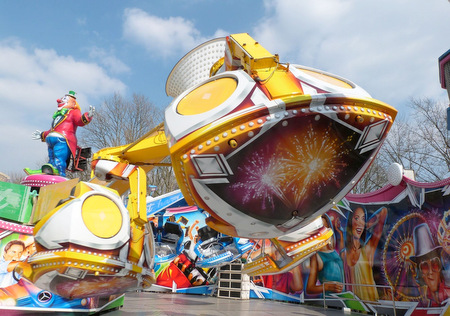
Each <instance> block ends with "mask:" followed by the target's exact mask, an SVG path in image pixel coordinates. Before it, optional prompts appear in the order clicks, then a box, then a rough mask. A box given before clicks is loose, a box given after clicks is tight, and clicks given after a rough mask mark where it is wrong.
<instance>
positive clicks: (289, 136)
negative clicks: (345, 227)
mask: <svg viewBox="0 0 450 316" xmlns="http://www.w3.org/2000/svg"><path fill="white" fill-rule="evenodd" d="M313 124H314V126H313ZM266 134H268V135H265V137H264V139H263V138H261V139H257V140H255V141H254V142H253V150H242V151H240V152H239V153H238V154H236V155H234V156H232V157H230V158H229V159H228V160H227V162H228V163H229V165H230V167H231V169H232V170H233V175H231V176H229V177H228V181H229V184H220V185H218V184H212V185H210V187H211V189H212V190H214V191H215V192H217V193H218V194H219V195H222V194H223V195H225V196H226V197H227V199H226V201H227V202H228V203H229V204H230V205H233V207H235V208H237V209H245V210H246V212H247V213H248V214H252V215H253V216H255V217H256V218H259V219H261V220H266V221H278V222H279V223H281V222H282V221H285V220H288V219H290V218H291V217H292V216H293V212H294V215H297V216H308V215H309V214H307V211H305V209H306V210H307V209H312V208H320V207H321V206H323V205H324V204H326V202H327V201H329V200H330V199H332V198H333V196H334V195H335V194H336V193H337V192H339V190H340V189H342V188H341V183H345V182H347V181H349V179H350V178H351V177H350V176H349V174H351V175H353V174H354V173H355V172H356V171H357V170H358V169H359V168H361V166H362V164H363V163H364V162H365V160H366V158H367V157H368V155H370V153H371V152H366V153H363V154H361V155H359V154H358V153H357V152H356V151H355V150H353V148H354V147H355V144H356V140H357V137H354V132H353V131H351V130H350V129H346V128H344V127H342V126H340V127H339V132H338V133H336V129H335V125H334V124H333V123H332V121H330V120H329V119H328V118H327V117H325V116H321V115H319V114H317V115H316V116H314V117H311V116H309V117H306V116H298V117H293V118H291V119H290V120H285V121H282V122H280V123H279V124H278V125H276V126H273V127H272V128H271V129H269V130H268V131H266ZM267 139H269V140H270V141H268V140H267ZM355 139H356V140H355ZM255 148H256V149H255ZM244 157H245V159H244ZM325 188H326V190H325Z"/></svg>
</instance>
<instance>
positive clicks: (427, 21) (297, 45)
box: [252, 0, 450, 108]
mask: <svg viewBox="0 0 450 316" xmlns="http://www.w3.org/2000/svg"><path fill="white" fill-rule="evenodd" d="M264 5H265V9H266V16H265V17H264V18H262V19H261V20H260V23H258V27H255V28H254V30H253V34H252V35H253V37H255V38H256V39H257V40H258V41H259V42H260V43H261V44H262V45H264V46H265V47H266V48H267V49H268V50H269V51H270V52H272V53H278V54H279V55H280V59H281V61H288V62H291V63H299V64H304V65H307V66H311V67H316V68H319V69H322V70H326V71H330V72H333V73H335V74H337V75H340V76H343V77H346V78H348V79H350V80H352V81H354V82H355V83H356V84H358V85H360V86H362V87H363V88H364V89H366V90H367V91H368V92H369V93H371V94H372V96H374V97H375V98H378V99H381V100H382V101H385V102H388V103H391V104H392V105H394V106H396V107H397V108H398V107H399V105H400V103H402V102H404V101H405V100H407V99H408V98H409V97H411V96H428V97H435V98H438V99H439V98H441V97H445V91H444V90H443V89H441V88H440V85H439V78H438V67H437V59H438V57H439V56H440V54H442V53H444V52H445V51H446V50H447V49H448V40H447V39H448V30H449V29H450V19H448V16H449V13H450V5H449V4H448V2H446V1H437V0H436V1H420V0H414V1H406V0H398V1H395V2H392V1H388V0H377V1H374V0H367V1H357V0H328V1H307V0H271V1H268V0H267V1H265V2H264Z"/></svg>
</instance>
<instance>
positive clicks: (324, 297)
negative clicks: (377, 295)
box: [322, 281, 397, 316]
mask: <svg viewBox="0 0 450 316" xmlns="http://www.w3.org/2000/svg"><path fill="white" fill-rule="evenodd" d="M334 283H336V282H331V281H330V282H323V283H322V285H323V287H322V297H323V308H327V304H326V300H327V296H328V299H333V300H345V301H357V302H363V303H371V304H373V305H377V304H379V303H378V302H377V301H369V300H363V299H361V298H359V297H356V298H351V297H343V298H338V297H334V296H331V295H326V293H325V292H326V291H325V284H334ZM340 284H342V285H344V286H345V287H346V288H347V287H349V286H351V287H357V286H362V287H374V288H387V289H389V290H390V291H391V297H392V309H393V312H394V316H397V311H396V308H395V299H394V288H393V287H392V286H388V285H376V284H375V285H373V284H355V283H340ZM375 315H376V313H375Z"/></svg>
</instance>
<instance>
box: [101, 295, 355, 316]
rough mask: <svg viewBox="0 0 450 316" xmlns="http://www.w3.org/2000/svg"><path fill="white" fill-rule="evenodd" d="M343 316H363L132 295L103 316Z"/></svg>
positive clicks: (244, 302) (302, 307) (260, 303)
mask: <svg viewBox="0 0 450 316" xmlns="http://www.w3.org/2000/svg"><path fill="white" fill-rule="evenodd" d="M141 315H158V316H166V315H168V316H224V315H225V316H290V315H292V316H303V315H304V316H306V315H308V316H321V315H326V316H343V315H347V316H349V315H362V314H358V313H350V312H344V311H343V310H338V309H334V308H328V309H323V308H319V307H315V306H308V305H300V304H292V303H283V302H277V301H272V300H261V299H250V300H233V299H226V298H216V297H211V296H203V295H186V294H171V293H150V292H135V293H129V294H127V295H126V296H125V303H124V306H123V307H122V308H120V309H119V310H115V311H112V312H107V313H104V314H102V316H141Z"/></svg>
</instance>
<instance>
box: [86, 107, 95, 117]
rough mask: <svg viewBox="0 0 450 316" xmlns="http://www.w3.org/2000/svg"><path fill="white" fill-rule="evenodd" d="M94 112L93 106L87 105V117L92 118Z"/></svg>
mask: <svg viewBox="0 0 450 316" xmlns="http://www.w3.org/2000/svg"><path fill="white" fill-rule="evenodd" d="M94 113H95V107H94V106H92V105H89V112H88V117H89V118H92V117H93V116H94Z"/></svg>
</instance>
